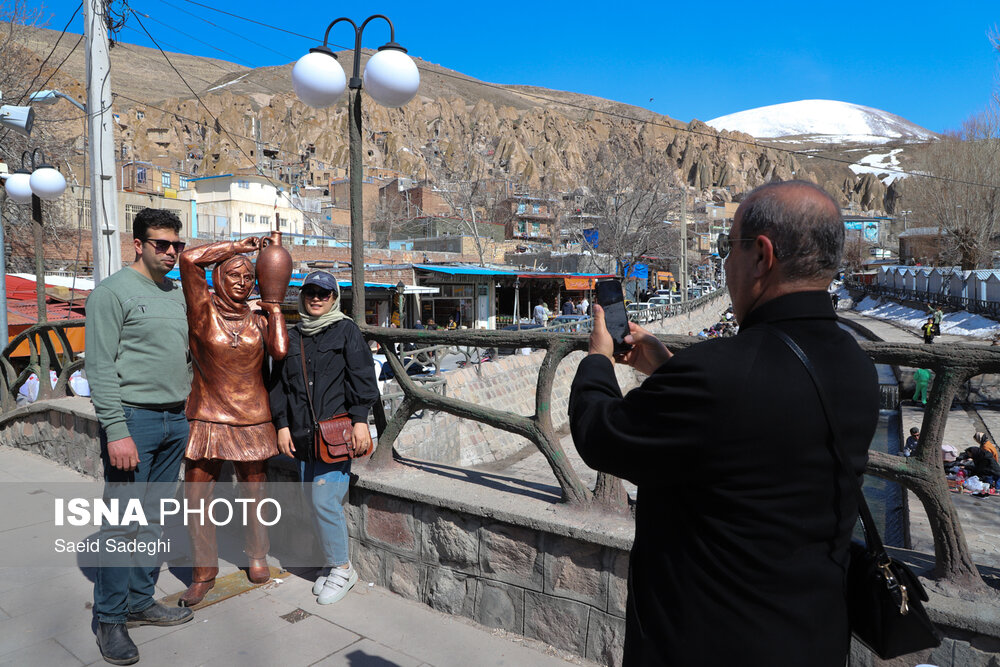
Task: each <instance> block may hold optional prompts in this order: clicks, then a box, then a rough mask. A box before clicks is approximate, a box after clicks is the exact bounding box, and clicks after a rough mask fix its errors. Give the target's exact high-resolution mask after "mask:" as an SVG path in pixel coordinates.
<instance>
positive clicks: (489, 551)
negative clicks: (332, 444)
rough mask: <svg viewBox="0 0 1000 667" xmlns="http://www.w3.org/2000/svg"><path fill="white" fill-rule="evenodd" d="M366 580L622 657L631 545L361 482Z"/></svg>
mask: <svg viewBox="0 0 1000 667" xmlns="http://www.w3.org/2000/svg"><path fill="white" fill-rule="evenodd" d="M350 525H351V554H352V555H351V560H352V562H353V563H354V566H355V567H356V568H357V570H358V573H359V575H360V577H361V578H362V580H363V581H367V582H374V583H375V584H376V585H378V586H384V587H385V588H388V589H389V590H391V591H393V592H394V593H396V594H397V595H401V596H403V597H405V598H409V599H411V600H416V601H418V602H422V603H424V604H427V605H428V606H430V607H432V608H434V609H437V610H439V611H442V612H445V613H448V614H457V615H461V616H465V617H467V618H471V619H473V620H475V621H476V622H478V623H480V624H482V625H485V626H487V627H491V628H500V629H503V630H506V631H508V632H513V633H517V634H520V635H524V636H525V637H529V638H532V639H538V640H540V641H543V642H545V643H547V644H551V645H552V646H555V647H557V648H561V649H564V650H566V651H571V652H572V653H574V654H576V655H579V656H583V657H585V658H588V659H590V660H593V661H594V662H596V663H599V664H602V665H609V666H617V665H620V664H621V657H622V642H623V640H624V637H625V599H626V596H627V586H626V578H627V576H628V551H627V550H625V549H621V548H614V547H610V546H604V545H600V544H594V543H591V542H588V541H586V540H580V539H574V538H572V537H566V536H562V535H558V534H555V533H551V532H547V531H543V530H538V529H532V528H530V527H525V526H520V525H515V524H512V523H507V522H503V521H497V520H495V519H491V518H487V517H481V516H473V515H470V514H468V513H464V512H458V511H452V510H449V509H446V508H442V507H439V506H436V505H434V504H428V503H422V502H413V501H408V500H405V499H401V498H398V497H391V496H388V495H384V494H382V493H379V492H374V491H369V490H365V489H363V488H360V486H355V487H354V488H353V489H352V493H351V508H350Z"/></svg>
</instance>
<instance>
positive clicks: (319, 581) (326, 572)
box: [313, 566, 333, 595]
mask: <svg viewBox="0 0 1000 667" xmlns="http://www.w3.org/2000/svg"><path fill="white" fill-rule="evenodd" d="M331 569H333V568H331V567H330V566H327V567H324V568H320V571H319V576H318V577H317V578H316V583H315V584H313V595H319V594H320V593H322V592H323V584H325V583H326V578H327V577H328V576H330V570H331Z"/></svg>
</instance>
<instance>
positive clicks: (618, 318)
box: [597, 280, 632, 354]
mask: <svg viewBox="0 0 1000 667" xmlns="http://www.w3.org/2000/svg"><path fill="white" fill-rule="evenodd" d="M597 303H598V304H600V306H601V308H602V309H603V310H604V323H605V325H606V326H607V329H608V333H609V334H611V339H612V340H613V341H614V344H615V354H624V353H625V352H628V351H629V350H630V349H631V348H632V346H631V345H629V344H628V343H626V342H625V336H627V335H628V334H629V328H628V314H627V313H626V312H625V296H624V293H623V291H622V284H621V281H620V280H601V281H599V282H598V283H597Z"/></svg>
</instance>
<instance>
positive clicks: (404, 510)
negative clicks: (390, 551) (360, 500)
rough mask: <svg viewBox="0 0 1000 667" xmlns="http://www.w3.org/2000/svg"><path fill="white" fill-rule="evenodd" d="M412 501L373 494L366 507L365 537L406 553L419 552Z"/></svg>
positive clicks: (414, 553)
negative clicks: (405, 501)
mask: <svg viewBox="0 0 1000 667" xmlns="http://www.w3.org/2000/svg"><path fill="white" fill-rule="evenodd" d="M412 508H413V505H412V504H411V503H403V502H402V501H400V500H396V499H394V498H388V497H386V496H382V495H378V494H372V495H370V496H369V497H368V499H367V504H366V506H365V508H364V517H365V518H364V531H365V537H366V538H367V539H369V540H372V541H374V542H378V543H380V544H384V545H386V546H388V547H392V548H394V549H398V550H400V551H402V552H404V553H409V554H413V555H414V556H416V552H417V546H418V544H417V535H416V528H415V521H414V518H413V515H412V514H411V512H412Z"/></svg>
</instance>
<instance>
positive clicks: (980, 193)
mask: <svg viewBox="0 0 1000 667" xmlns="http://www.w3.org/2000/svg"><path fill="white" fill-rule="evenodd" d="M998 104H1000V102H997V103H994V104H992V105H991V106H990V107H989V108H988V109H987V110H986V111H984V112H982V113H980V114H976V115H974V116H972V117H971V118H969V119H968V120H967V121H965V123H964V124H963V126H962V130H961V131H960V132H958V133H956V134H955V135H951V136H946V137H945V138H944V139H942V140H940V141H938V142H936V143H935V144H933V145H931V146H928V147H927V148H926V151H925V152H924V153H923V159H922V164H921V165H920V168H921V169H922V171H925V172H926V173H928V174H931V175H933V176H936V177H938V178H921V179H920V180H919V182H917V183H914V184H913V185H915V186H916V187H913V188H908V189H912V190H913V191H914V194H913V195H912V197H913V202H914V206H913V209H914V213H917V214H919V215H920V216H921V218H923V219H924V220H926V221H927V222H928V223H930V224H932V225H934V226H937V227H940V228H941V229H942V230H944V231H945V232H947V234H948V238H949V244H948V248H949V249H950V253H947V252H946V253H944V260H945V261H946V262H947V261H951V262H954V263H957V264H961V266H962V268H963V269H965V270H972V269H978V268H983V267H987V266H989V265H990V264H991V260H992V253H993V250H995V249H996V248H997V247H998V243H997V236H998V234H1000V106H998ZM917 178H919V177H917ZM907 185H909V184H907Z"/></svg>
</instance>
